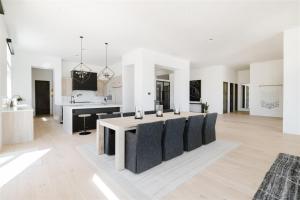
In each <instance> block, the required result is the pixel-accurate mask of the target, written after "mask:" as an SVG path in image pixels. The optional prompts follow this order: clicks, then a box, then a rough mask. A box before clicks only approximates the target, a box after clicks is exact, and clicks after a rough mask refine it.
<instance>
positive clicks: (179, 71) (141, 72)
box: [122, 49, 190, 111]
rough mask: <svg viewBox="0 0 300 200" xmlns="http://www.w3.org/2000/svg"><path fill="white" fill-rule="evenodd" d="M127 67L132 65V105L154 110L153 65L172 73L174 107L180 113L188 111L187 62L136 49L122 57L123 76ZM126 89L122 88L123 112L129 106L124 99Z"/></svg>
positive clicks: (188, 69)
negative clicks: (177, 108)
mask: <svg viewBox="0 0 300 200" xmlns="http://www.w3.org/2000/svg"><path fill="white" fill-rule="evenodd" d="M129 65H134V74H135V75H134V94H135V99H134V105H139V106H142V107H143V109H144V110H153V109H154V100H155V65H160V66H163V67H164V68H166V69H168V70H171V71H174V105H175V106H179V107H180V109H181V110H182V111H188V110H189V71H190V68H189V66H190V63H189V61H187V60H184V59H180V58H177V57H173V56H170V55H167V54H162V53H158V52H154V51H150V50H146V49H136V50H134V51H132V52H129V53H128V54H125V55H124V56H123V57H122V68H123V71H122V72H123V76H124V73H126V71H125V70H124V68H125V67H127V66H129ZM124 84H125V79H123V85H124ZM127 89H128V88H127ZM127 89H126V88H125V89H124V88H123V104H124V109H125V110H126V109H127V108H126V105H129V104H130V102H127V101H128V100H127V99H126V98H125V95H126V92H127ZM130 89H132V88H130ZM131 104H132V103H131Z"/></svg>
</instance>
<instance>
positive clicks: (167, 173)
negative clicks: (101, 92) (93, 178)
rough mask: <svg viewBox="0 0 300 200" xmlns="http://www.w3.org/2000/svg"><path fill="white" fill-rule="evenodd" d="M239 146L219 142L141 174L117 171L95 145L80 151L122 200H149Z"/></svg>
mask: <svg viewBox="0 0 300 200" xmlns="http://www.w3.org/2000/svg"><path fill="white" fill-rule="evenodd" d="M238 146H239V144H238V143H233V142H229V141H224V140H218V141H216V142H213V143H211V144H208V145H205V146H201V147H200V148H197V149H195V150H193V151H191V152H188V153H187V152H185V153H184V154H183V155H181V156H179V157H176V158H174V159H172V160H169V161H167V162H163V163H161V164H160V165H158V166H156V167H154V168H151V169H149V170H147V171H145V172H143V173H141V174H134V173H132V172H130V171H129V170H126V169H125V170H122V171H117V170H116V169H115V167H114V156H107V155H101V156H99V155H97V153H96V146H95V145H94V144H85V145H80V146H78V147H77V150H78V151H79V152H80V153H81V155H82V156H83V157H84V158H85V159H87V160H88V161H89V162H90V163H91V164H92V165H93V166H94V167H95V168H96V169H97V173H96V175H97V176H98V177H99V178H100V179H101V180H102V181H103V182H104V183H105V185H107V187H108V188H109V189H110V190H111V192H112V193H114V194H115V195H116V196H118V199H122V200H123V199H138V200H141V199H143V200H147V199H161V198H162V197H164V196H166V195H167V194H168V193H170V192H171V191H173V190H174V189H176V187H178V186H179V185H181V184H183V183H184V182H186V181H187V180H189V179H191V178H192V177H193V176H195V175H196V174H198V173H199V172H200V171H201V170H203V169H205V168H206V167H207V166H208V165H210V164H211V163H212V162H214V161H216V160H217V159H219V158H221V157H223V156H224V155H225V154H226V153H228V152H230V151H231V150H233V149H235V148H236V147H238ZM119 195H121V196H119Z"/></svg>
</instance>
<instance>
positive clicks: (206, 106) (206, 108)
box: [202, 102, 209, 113]
mask: <svg viewBox="0 0 300 200" xmlns="http://www.w3.org/2000/svg"><path fill="white" fill-rule="evenodd" d="M202 106H203V112H204V113H208V108H209V105H208V104H207V102H205V104H202Z"/></svg>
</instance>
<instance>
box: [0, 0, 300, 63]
mask: <svg viewBox="0 0 300 200" xmlns="http://www.w3.org/2000/svg"><path fill="white" fill-rule="evenodd" d="M2 1H3V6H4V9H5V12H6V14H5V20H6V24H7V27H8V31H9V34H10V36H11V37H12V38H13V41H14V45H15V49H16V54H17V53H18V51H19V50H25V51H29V52H34V53H39V54H46V55H54V56H60V57H62V58H63V59H66V60H73V61H78V60H79V57H78V56H75V55H76V54H79V48H80V40H79V36H80V35H83V36H85V40H84V48H85V49H86V51H84V54H85V62H86V63H90V64H98V65H104V57H105V55H104V53H105V48H104V43H105V42H109V43H110V46H109V62H110V63H114V62H117V61H120V60H121V56H122V54H124V53H126V52H128V51H130V50H132V49H134V48H138V47H142V48H149V49H152V50H157V51H160V52H164V53H168V54H172V55H175V56H179V57H182V58H185V59H189V60H190V61H191V63H192V66H193V67H198V66H207V65H216V64H225V65H229V66H234V67H243V66H245V65H247V64H249V63H251V62H257V61H264V60H269V59H278V58H282V51H283V47H282V32H283V30H285V29H288V28H291V27H293V26H295V25H297V24H298V25H299V18H298V16H299V1H289V0H280V1H279V0H259V1H258V0H255V1H250V0H218V1H217V0H210V1H207V0H206V1H205V0H199V1H189V0H182V1H172V0H168V1H166V0H165V1H159V0H154V1H153V0H152V1H150V0H141V1H137V0H136V1H126V0H123V1H120V0H110V1H103V0H102V1H100V0H98V1H97V0H2ZM210 38H213V40H209V39H210Z"/></svg>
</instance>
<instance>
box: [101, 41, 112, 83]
mask: <svg viewBox="0 0 300 200" xmlns="http://www.w3.org/2000/svg"><path fill="white" fill-rule="evenodd" d="M107 48H108V43H105V67H104V69H103V70H101V71H100V72H99V74H98V79H100V80H107V81H108V80H110V79H112V78H113V77H114V75H115V73H114V71H113V70H112V69H111V68H109V67H108V66H107Z"/></svg>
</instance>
